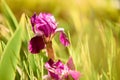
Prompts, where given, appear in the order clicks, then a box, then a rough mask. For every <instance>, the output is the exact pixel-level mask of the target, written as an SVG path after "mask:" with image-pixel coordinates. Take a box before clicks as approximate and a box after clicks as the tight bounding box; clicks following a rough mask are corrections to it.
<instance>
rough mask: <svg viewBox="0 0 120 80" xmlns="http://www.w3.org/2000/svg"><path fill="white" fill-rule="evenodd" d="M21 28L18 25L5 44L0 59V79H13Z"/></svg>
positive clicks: (19, 45) (18, 51) (19, 46)
mask: <svg viewBox="0 0 120 80" xmlns="http://www.w3.org/2000/svg"><path fill="white" fill-rule="evenodd" d="M21 37H22V28H21V27H19V28H18V29H17V30H16V31H15V33H14V35H13V36H12V38H11V40H10V41H9V42H8V43H7V45H6V46H5V50H4V51H3V54H2V56H1V61H0V80H13V79H14V78H15V72H16V67H17V64H18V58H19V53H20V48H21V41H22V39H21Z"/></svg>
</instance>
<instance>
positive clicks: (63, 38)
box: [60, 32, 70, 46]
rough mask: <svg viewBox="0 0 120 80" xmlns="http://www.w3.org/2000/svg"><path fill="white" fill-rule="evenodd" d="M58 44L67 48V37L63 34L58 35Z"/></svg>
mask: <svg viewBox="0 0 120 80" xmlns="http://www.w3.org/2000/svg"><path fill="white" fill-rule="evenodd" d="M60 42H61V43H62V44H63V45H64V46H68V45H69V44H70V42H69V40H68V39H67V36H66V35H65V33H64V32H61V33H60Z"/></svg>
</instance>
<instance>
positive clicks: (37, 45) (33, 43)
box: [28, 36, 45, 54]
mask: <svg viewBox="0 0 120 80" xmlns="http://www.w3.org/2000/svg"><path fill="white" fill-rule="evenodd" d="M44 47H45V44H44V41H43V38H42V36H35V37H33V38H32V39H31V40H30V42H29V46H28V49H29V50H30V52H31V53H33V54H34V53H39V52H40V50H41V49H43V48H44Z"/></svg>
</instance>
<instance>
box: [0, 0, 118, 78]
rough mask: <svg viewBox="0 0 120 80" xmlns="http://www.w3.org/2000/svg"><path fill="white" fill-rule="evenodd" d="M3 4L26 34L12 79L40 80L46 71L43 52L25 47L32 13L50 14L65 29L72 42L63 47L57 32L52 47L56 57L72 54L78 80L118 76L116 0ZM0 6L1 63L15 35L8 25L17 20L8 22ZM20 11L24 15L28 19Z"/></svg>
mask: <svg viewBox="0 0 120 80" xmlns="http://www.w3.org/2000/svg"><path fill="white" fill-rule="evenodd" d="M6 3H7V4H8V6H9V8H10V9H11V10H12V12H13V14H14V16H15V17H16V19H17V22H18V24H20V25H21V26H22V28H25V29H24V30H25V31H24V32H25V33H24V34H25V35H24V34H23V33H21V34H22V35H23V36H25V37H22V43H21V44H22V45H21V47H20V52H19V54H20V56H19V57H18V58H19V59H17V60H18V63H17V67H16V70H15V72H14V73H15V77H14V78H12V79H16V80H29V79H30V80H42V79H41V78H42V75H43V74H44V73H45V72H43V62H44V59H43V58H42V56H44V51H43V52H42V53H40V54H38V55H31V54H30V53H29V51H28V50H27V44H28V41H29V40H30V37H32V30H31V25H30V22H29V19H28V18H30V17H31V16H32V15H33V13H34V12H36V13H37V14H39V13H40V12H49V13H52V14H53V15H54V16H55V18H56V20H57V21H58V23H59V26H58V27H64V28H65V31H66V33H68V36H69V39H70V40H71V45H70V46H69V47H68V48H65V47H63V46H62V45H61V44H60V43H59V36H58V35H57V36H55V39H54V40H53V47H54V50H55V52H56V56H57V58H59V59H62V60H63V61H64V62H66V61H67V59H68V57H69V56H72V57H73V60H74V62H75V66H76V68H77V70H78V71H80V72H81V74H82V76H81V80H119V79H120V76H119V74H120V60H119V59H120V15H119V14H120V1H119V0H64V1H62V0H31V1H30V0H6ZM0 6H1V9H0V42H1V44H0V59H1V62H2V57H1V56H2V55H3V54H2V53H5V51H4V48H5V47H6V45H7V44H8V42H9V39H11V37H12V35H14V34H15V32H14V29H13V31H11V29H10V28H11V26H16V25H12V23H15V24H17V22H14V19H13V22H11V21H12V19H11V18H10V17H9V15H7V17H6V14H7V12H6V11H4V8H5V7H4V6H3V4H2V1H0ZM23 13H24V14H25V15H27V19H28V21H27V19H26V18H25V15H24V14H23ZM22 14H23V17H22V18H21V15H22ZM8 19H9V20H8ZM19 22H20V23H19ZM21 30H22V29H21ZM16 34H17V33H16ZM29 34H31V35H29ZM14 45H15V44H14ZM14 45H13V46H14ZM16 45H17V44H16ZM9 48H11V47H9ZM14 48H15V47H14ZM6 53H7V52H6ZM41 55H42V56H41ZM13 62H14V61H13ZM1 74H2V72H1ZM12 79H11V80H12Z"/></svg>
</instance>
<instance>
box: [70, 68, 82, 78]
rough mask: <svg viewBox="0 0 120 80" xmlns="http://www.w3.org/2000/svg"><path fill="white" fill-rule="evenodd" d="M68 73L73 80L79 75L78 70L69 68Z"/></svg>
mask: <svg viewBox="0 0 120 80" xmlns="http://www.w3.org/2000/svg"><path fill="white" fill-rule="evenodd" d="M69 74H70V75H71V76H72V78H73V79H74V80H79V77H80V73H79V72H77V71H72V70H70V71H69Z"/></svg>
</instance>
